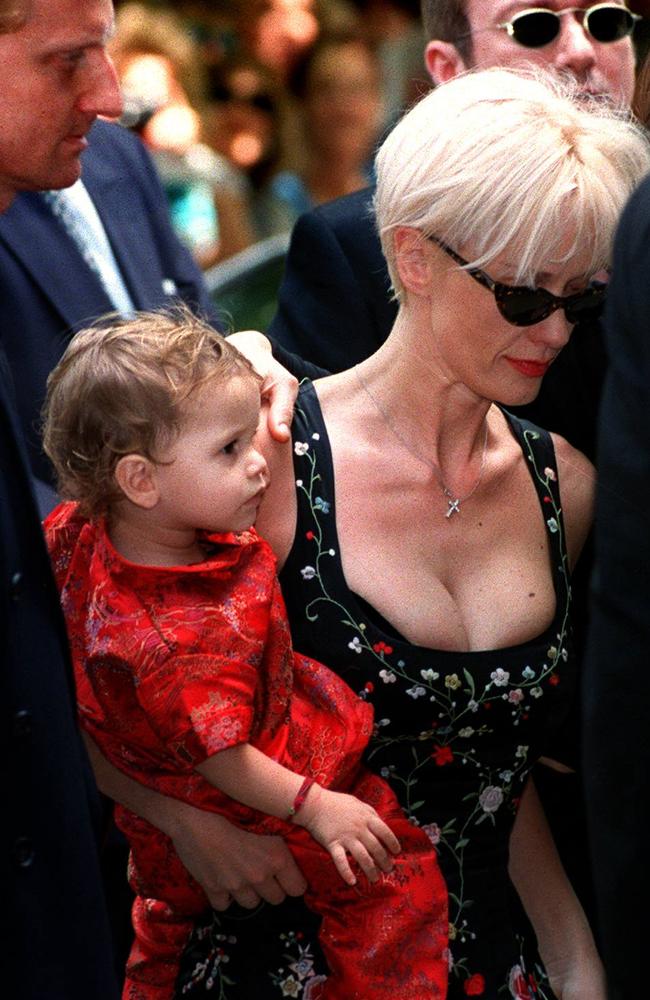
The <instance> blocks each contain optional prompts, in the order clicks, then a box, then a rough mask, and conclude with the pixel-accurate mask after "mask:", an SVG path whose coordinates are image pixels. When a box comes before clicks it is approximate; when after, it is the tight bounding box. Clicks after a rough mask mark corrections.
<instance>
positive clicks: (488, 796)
mask: <svg viewBox="0 0 650 1000" xmlns="http://www.w3.org/2000/svg"><path fill="white" fill-rule="evenodd" d="M478 801H479V804H480V806H481V809H482V810H483V812H485V813H495V812H496V811H497V809H498V808H499V806H500V805H501V803H502V802H503V790H502V789H501V788H499V787H498V786H497V785H488V786H487V787H486V788H484V789H483V791H482V792H481V794H480V795H479V797H478Z"/></svg>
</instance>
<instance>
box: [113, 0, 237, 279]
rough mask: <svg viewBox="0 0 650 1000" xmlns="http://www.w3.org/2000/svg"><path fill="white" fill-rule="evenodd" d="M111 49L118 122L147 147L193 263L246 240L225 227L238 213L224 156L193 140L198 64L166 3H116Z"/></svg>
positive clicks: (200, 92)
mask: <svg viewBox="0 0 650 1000" xmlns="http://www.w3.org/2000/svg"><path fill="white" fill-rule="evenodd" d="M111 54H112V56H113V59H114V61H115V66H116V68H117V71H118V75H119V78H120V83H121V86H122V90H123V93H124V100H125V111H124V114H123V116H122V118H121V123H122V124H124V125H126V126H127V127H129V128H131V129H132V130H134V131H136V132H137V133H138V134H139V135H140V137H141V139H142V140H143V142H144V143H145V145H146V146H147V147H148V149H149V150H150V152H151V154H152V156H153V159H154V162H155V164H156V168H157V170H158V173H159V175H160V179H161V181H162V184H163V187H164V189H165V193H166V195H167V199H168V202H169V208H170V212H171V217H172V222H173V224H174V226H175V228H176V230H177V232H178V234H179V236H180V237H181V239H182V240H183V242H184V243H185V244H186V245H187V246H188V247H189V249H190V250H191V251H192V253H193V255H194V257H195V259H196V261H197V263H198V264H199V265H200V266H201V267H203V268H207V267H210V266H211V265H212V264H214V263H216V261H217V260H219V259H221V258H223V257H224V256H228V255H229V254H231V253H235V252H237V250H240V249H242V248H243V247H244V246H246V245H248V242H250V240H249V239H248V237H246V238H243V239H241V240H238V239H235V240H234V242H233V238H232V236H231V233H230V231H229V230H228V222H229V221H230V220H231V219H233V218H237V215H238V214H242V216H243V215H245V204H244V203H243V202H242V203H241V204H240V202H241V198H240V196H239V192H238V190H237V188H236V187H235V186H233V182H232V176H231V174H232V172H231V171H230V169H229V166H228V163H227V161H225V160H224V159H223V157H220V156H218V155H216V154H215V153H213V152H212V151H211V150H210V149H209V148H208V147H207V146H205V145H203V144H202V143H201V142H200V132H201V117H200V108H201V104H202V101H203V97H204V94H205V70H204V65H203V61H202V59H201V53H200V50H199V49H198V47H197V45H196V43H195V42H194V40H193V39H192V37H191V36H190V34H189V32H188V30H187V28H186V26H185V23H184V22H183V21H182V20H181V19H180V18H178V17H177V16H176V14H175V13H174V12H173V10H172V9H171V8H163V9H152V8H149V7H147V6H146V5H144V4H141V3H127V4H124V5H122V7H121V8H120V9H119V10H118V13H117V31H116V34H115V38H114V39H113V42H112V46H111ZM233 202H234V205H233ZM224 223H225V225H226V228H225V230H224Z"/></svg>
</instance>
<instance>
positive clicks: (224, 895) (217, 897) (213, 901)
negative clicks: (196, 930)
mask: <svg viewBox="0 0 650 1000" xmlns="http://www.w3.org/2000/svg"><path fill="white" fill-rule="evenodd" d="M209 898H210V906H211V907H212V909H213V910H219V911H220V912H223V911H224V910H227V909H228V907H229V906H230V904H231V902H232V896H231V895H230V893H229V892H225V891H223V892H211V893H210V897H209Z"/></svg>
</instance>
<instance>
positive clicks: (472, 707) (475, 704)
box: [467, 698, 478, 712]
mask: <svg viewBox="0 0 650 1000" xmlns="http://www.w3.org/2000/svg"><path fill="white" fill-rule="evenodd" d="M467 707H468V708H469V710H470V712H478V702H477V701H474V699H473V698H471V699H470V700H469V701H468V702H467Z"/></svg>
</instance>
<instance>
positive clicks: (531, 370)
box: [506, 358, 551, 378]
mask: <svg viewBox="0 0 650 1000" xmlns="http://www.w3.org/2000/svg"><path fill="white" fill-rule="evenodd" d="M506 361H507V362H508V364H509V365H512V367H513V368H514V369H515V370H516V371H518V372H519V373H520V374H521V375H525V376H526V377H527V378H543V376H544V375H546V372H547V371H548V370H549V368H550V367H551V362H550V361H529V360H527V359H526V358H506Z"/></svg>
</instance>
